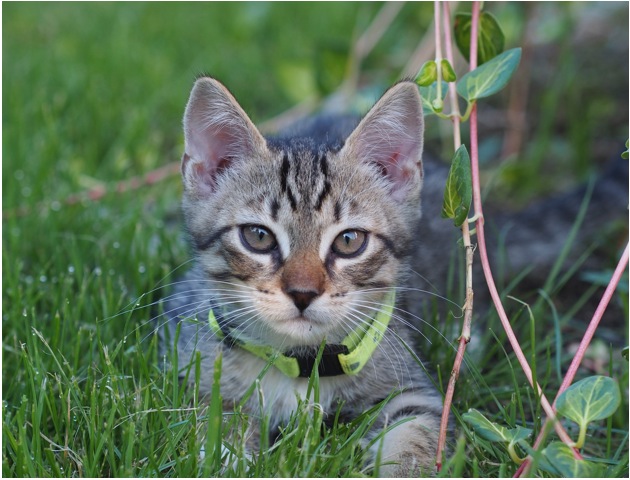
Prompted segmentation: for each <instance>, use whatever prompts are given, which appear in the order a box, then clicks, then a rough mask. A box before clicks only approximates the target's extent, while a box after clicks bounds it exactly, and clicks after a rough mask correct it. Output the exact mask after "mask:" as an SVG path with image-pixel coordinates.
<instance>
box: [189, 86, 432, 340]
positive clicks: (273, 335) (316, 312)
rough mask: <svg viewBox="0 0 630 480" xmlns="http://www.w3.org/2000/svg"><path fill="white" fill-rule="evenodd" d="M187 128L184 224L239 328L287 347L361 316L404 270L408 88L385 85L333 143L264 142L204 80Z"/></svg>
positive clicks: (410, 139) (411, 140) (410, 184)
mask: <svg viewBox="0 0 630 480" xmlns="http://www.w3.org/2000/svg"><path fill="white" fill-rule="evenodd" d="M184 131H185V142H186V147H185V148H186V151H185V153H184V156H183V159H182V175H183V181H184V188H185V191H184V202H183V206H184V213H185V217H186V225H187V229H188V232H189V234H190V237H191V240H192V242H193V247H194V249H195V252H196V255H197V257H198V261H199V262H200V264H201V267H202V268H203V270H204V272H205V273H206V275H207V277H208V280H209V281H208V291H207V292H206V293H207V294H208V295H212V296H213V297H214V301H215V302H216V304H219V305H222V306H223V309H224V310H225V311H227V312H228V313H227V315H225V320H226V321H228V322H229V324H230V327H231V328H232V329H235V330H234V331H235V332H236V336H238V337H240V339H242V340H245V341H248V342H252V343H258V344H264V345H270V346H273V347H275V348H278V349H286V348H291V347H296V346H300V345H317V344H319V343H320V342H321V340H322V339H323V338H324V337H326V338H327V339H328V341H329V342H339V341H341V339H342V338H344V337H345V336H346V335H347V334H348V333H349V332H350V331H352V330H354V329H357V328H358V327H359V328H360V327H361V326H364V325H367V324H368V323H369V322H370V321H371V319H372V317H374V316H375V314H376V312H377V311H378V310H379V308H380V305H381V302H382V301H383V299H384V298H385V296H386V294H387V292H388V291H389V290H390V289H391V288H393V287H395V286H396V285H397V284H398V283H399V282H400V281H401V278H402V277H403V276H404V275H405V273H406V260H407V256H408V254H409V250H410V245H411V242H412V241H413V240H414V238H413V234H414V232H415V227H416V222H417V220H418V219H419V217H420V190H421V186H422V163H421V155H422V134H423V118H422V105H421V99H420V95H419V93H418V88H417V87H416V85H415V84H413V83H412V82H401V83H398V84H397V85H395V86H394V87H392V88H391V89H390V90H388V91H387V92H386V93H385V94H384V95H383V97H382V98H381V99H380V100H379V101H378V102H377V104H376V105H375V106H374V107H373V108H372V109H371V110H370V111H369V113H368V114H367V115H366V116H365V117H364V118H363V120H362V121H361V122H360V123H359V124H358V126H357V127H356V129H355V130H354V131H353V132H352V133H351V134H350V136H349V137H348V138H347V140H346V141H345V143H344V144H343V145H342V144H337V145H334V146H330V145H326V144H318V143H316V142H315V141H314V140H313V139H309V138H302V139H292V140H291V141H284V142H274V141H271V140H270V141H267V140H266V139H265V138H264V137H263V136H262V135H261V134H260V133H259V131H258V130H257V129H256V127H255V126H254V125H253V123H252V122H251V121H250V120H249V118H248V117H247V115H246V114H245V112H244V111H243V110H242V108H241V107H240V106H239V104H238V103H237V101H236V100H235V99H234V97H233V96H232V95H231V94H230V92H229V91H228V90H227V89H226V88H225V87H224V86H223V85H222V84H221V83H219V82H218V81H216V80H214V79H212V78H200V79H198V80H197V82H196V83H195V86H194V88H193V90H192V93H191V95H190V99H189V102H188V105H187V107H186V113H185V116H184ZM198 293H199V292H198Z"/></svg>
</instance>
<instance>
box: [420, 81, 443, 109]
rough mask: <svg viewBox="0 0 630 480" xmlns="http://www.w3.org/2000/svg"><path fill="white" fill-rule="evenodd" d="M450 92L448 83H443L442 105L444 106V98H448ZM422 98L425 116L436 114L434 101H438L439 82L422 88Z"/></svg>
mask: <svg viewBox="0 0 630 480" xmlns="http://www.w3.org/2000/svg"><path fill="white" fill-rule="evenodd" d="M447 91H448V84H447V83H446V82H442V98H441V100H442V105H443V104H444V103H443V102H444V97H446V92H447ZM420 96H421V97H422V113H424V114H425V115H431V114H432V113H436V110H435V109H434V108H433V101H434V100H436V99H437V96H438V95H437V82H433V83H432V84H431V85H429V86H428V87H420Z"/></svg>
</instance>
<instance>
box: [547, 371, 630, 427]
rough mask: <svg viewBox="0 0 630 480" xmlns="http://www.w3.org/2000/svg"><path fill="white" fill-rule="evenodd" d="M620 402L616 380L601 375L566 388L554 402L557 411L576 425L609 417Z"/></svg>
mask: <svg viewBox="0 0 630 480" xmlns="http://www.w3.org/2000/svg"><path fill="white" fill-rule="evenodd" d="M620 403H621V395H620V393H619V386H618V385H617V382H616V381H615V380H613V379H612V378H610V377H604V376H601V375H597V376H592V377H588V378H585V379H584V380H580V381H579V382H576V383H574V384H573V385H571V386H570V387H569V388H567V389H566V390H565V391H564V392H562V394H561V395H560V397H558V400H557V402H556V407H557V410H558V413H559V414H561V415H564V416H565V417H567V418H569V419H570V420H573V421H574V422H575V423H577V424H578V425H582V424H587V423H590V422H593V421H596V420H603V419H604V418H608V417H610V416H611V415H612V414H613V413H615V411H616V410H617V408H619V404H620Z"/></svg>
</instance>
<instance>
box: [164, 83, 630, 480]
mask: <svg viewBox="0 0 630 480" xmlns="http://www.w3.org/2000/svg"><path fill="white" fill-rule="evenodd" d="M184 130H185V142H186V145H185V153H184V156H183V159H182V176H183V181H184V187H185V190H184V199H183V210H184V214H185V223H186V228H187V231H188V234H189V237H190V241H191V244H192V248H193V250H194V254H195V260H196V265H195V267H194V268H193V269H192V270H191V271H190V272H189V273H188V274H187V275H186V276H185V277H184V278H183V279H182V280H181V281H180V282H178V284H177V287H176V290H175V292H174V293H173V295H171V296H169V297H168V302H167V304H166V309H165V310H166V312H167V313H166V314H167V315H168V317H169V321H168V323H167V324H166V325H165V326H164V328H163V329H162V331H161V334H162V337H163V342H162V347H163V349H171V348H172V345H170V344H169V343H168V342H169V339H172V338H174V335H175V329H176V327H177V326H178V324H181V327H180V328H181V331H180V336H179V340H178V344H177V352H178V356H179V358H178V361H179V365H181V366H183V365H187V364H189V363H190V362H191V361H192V360H194V358H195V355H196V352H199V353H200V354H201V363H202V365H201V379H200V385H199V386H198V387H199V390H200V392H201V393H202V394H205V393H209V392H210V390H211V388H212V380H213V372H212V370H213V365H214V360H215V358H216V357H217V355H218V354H219V353H221V354H222V355H223V368H222V378H221V394H222V396H223V399H224V403H225V409H226V410H227V409H231V408H232V407H233V406H234V405H235V404H238V403H240V401H241V400H242V398H243V395H245V392H246V391H247V390H248V389H249V387H250V386H251V385H252V384H253V383H254V382H255V379H256V378H257V377H258V376H259V375H260V373H261V371H262V370H263V369H264V368H265V367H266V366H267V364H268V362H269V359H270V358H273V357H276V359H275V363H274V366H273V367H271V368H270V369H269V370H268V371H267V373H266V374H265V376H264V377H263V378H262V380H261V383H260V386H261V389H262V391H263V395H264V398H265V408H267V409H268V410H267V412H266V413H267V414H268V415H269V417H270V421H271V425H270V427H271V430H272V432H271V433H272V435H273V434H274V433H277V427H278V426H281V425H282V424H283V423H285V422H286V421H287V420H288V419H289V417H290V414H291V412H292V411H293V410H294V409H295V407H296V406H297V400H296V394H298V395H300V396H302V397H303V396H304V395H305V392H306V385H307V382H308V378H307V377H308V376H309V374H310V373H311V371H312V369H313V359H314V358H315V355H316V353H317V351H318V347H319V346H320V344H321V343H322V341H323V340H324V339H325V340H326V347H325V350H324V356H323V358H322V362H321V363H320V365H319V369H318V371H319V373H320V376H321V379H320V403H321V405H322V407H323V409H324V411H326V412H329V413H333V412H334V411H335V410H336V408H337V405H338V402H343V411H342V414H343V416H344V418H353V417H355V416H356V415H358V414H359V413H361V412H363V411H365V410H368V409H369V408H371V407H372V406H374V405H375V404H377V403H379V402H380V401H382V400H383V399H385V398H386V397H387V396H388V395H389V394H391V393H399V394H398V395H397V396H395V397H394V398H393V399H392V400H391V401H389V402H388V404H387V405H386V407H385V408H384V409H383V410H382V412H381V416H380V421H379V422H377V423H376V425H375V426H374V431H373V432H372V435H376V434H378V433H380V432H382V430H383V426H384V425H392V424H393V423H395V422H396V421H398V420H401V419H404V418H410V419H412V420H411V421H408V422H405V423H403V424H401V425H399V426H398V427H396V428H394V429H393V430H391V431H389V432H388V433H387V434H386V435H385V437H384V442H383V450H382V451H381V459H382V461H383V462H388V464H387V465H384V466H383V467H381V470H380V472H381V473H383V474H385V475H403V476H409V475H411V474H415V473H420V472H425V473H431V472H433V471H434V470H433V468H434V461H435V458H434V457H435V452H436V442H437V436H438V426H439V421H440V416H441V409H442V405H441V396H440V395H439V394H438V393H437V392H436V391H435V389H434V388H433V385H432V382H431V380H430V379H429V378H427V376H426V374H425V373H424V372H423V371H422V368H421V367H420V366H419V365H418V364H417V362H416V360H414V359H413V358H412V357H411V354H409V352H408V350H407V348H405V346H404V345H403V342H405V343H407V344H409V345H411V344H412V343H413V339H414V330H415V329H416V327H417V326H418V325H415V326H413V325H414V324H417V320H418V319H419V318H421V317H422V315H423V313H424V312H423V300H426V293H424V294H423V293H421V290H420V288H419V287H422V288H424V289H427V290H433V291H436V292H438V293H441V294H444V293H445V292H446V291H447V288H446V286H445V285H446V279H447V277H448V269H449V261H448V259H449V257H450V255H451V252H452V251H453V250H454V248H455V245H456V241H457V239H458V237H459V236H460V234H459V232H458V230H457V229H455V228H453V226H452V223H451V222H450V221H445V220H444V219H442V218H440V216H439V214H438V212H439V211H440V207H441V202H442V196H443V191H444V185H445V183H446V176H447V173H448V167H446V166H445V165H443V164H441V163H440V162H436V161H429V159H425V161H423V160H422V156H423V155H422V153H423V152H422V150H423V142H422V133H423V118H422V107H421V99H420V96H419V94H418V89H417V87H416V85H415V84H414V83H412V82H406V81H403V82H400V83H398V84H397V85H395V86H393V87H392V88H391V89H390V90H388V91H387V92H386V93H385V94H384V95H383V97H382V98H381V99H380V100H379V101H378V102H377V103H376V105H375V106H374V107H373V108H372V109H371V110H370V111H369V113H368V114H367V115H366V116H365V117H364V118H363V119H362V120H361V121H359V120H358V119H355V118H354V117H335V119H334V121H333V120H332V119H330V118H328V119H327V118H323V117H321V116H320V117H316V118H315V119H311V120H307V121H304V122H302V123H301V125H299V126H297V127H296V128H294V129H293V131H292V132H290V133H289V134H284V135H283V136H281V137H277V138H264V137H263V136H262V135H261V134H260V133H259V131H258V130H257V129H256V127H255V126H254V125H253V124H252V122H251V121H250V120H249V118H248V117H247V115H246V114H245V112H244V111H243V110H242V109H241V107H240V106H239V104H238V103H237V102H236V100H235V99H234V97H233V96H232V95H231V94H230V93H229V92H228V90H227V89H226V88H225V87H224V86H223V85H221V84H220V83H219V82H218V81H216V80H214V79H212V78H200V79H199V80H197V82H196V84H195V86H194V88H193V90H192V93H191V95H190V99H189V102H188V105H187V107H186V112H185V116H184ZM421 192H422V197H423V201H422V203H423V206H424V209H425V210H426V211H427V212H432V213H431V214H426V215H424V216H421V215H420V193H421ZM584 192H585V189H584V187H580V188H578V189H576V190H574V191H573V192H569V193H568V194H562V195H559V196H557V197H555V198H552V199H547V200H544V201H542V202H539V203H536V204H534V205H532V206H530V207H528V208H526V209H525V210H523V211H521V212H517V213H512V214H505V213H500V212H493V211H492V208H491V206H488V207H487V208H486V209H485V210H486V219H487V220H486V225H487V228H486V230H487V231H489V232H492V230H491V228H492V224H493V222H496V224H497V225H498V226H499V228H502V229H507V228H508V226H509V225H510V224H512V225H514V226H515V228H512V229H509V230H507V231H504V233H505V234H504V235H503V237H504V244H503V245H504V248H505V249H506V251H507V252H508V256H507V258H506V259H505V266H504V268H505V269H506V271H509V272H510V274H516V273H518V272H520V271H522V270H523V269H524V268H526V267H530V266H532V259H535V260H536V261H535V264H534V268H533V270H532V271H531V273H530V276H531V277H532V283H531V284H532V285H534V286H536V288H538V287H539V286H540V285H542V284H543V283H544V279H545V275H546V274H547V272H548V271H549V270H550V268H551V266H552V265H553V263H554V262H555V260H556V257H557V255H558V252H560V250H561V249H562V246H563V245H564V244H565V242H566V237H567V232H568V231H569V230H570V229H571V226H572V224H573V222H574V219H575V218H576V216H577V212H578V210H579V207H580V204H581V202H582V198H583V197H584ZM627 199H628V165H627V162H626V161H623V160H621V159H618V160H617V161H616V162H614V164H613V165H612V168H610V169H609V171H608V173H607V174H605V175H604V176H602V177H601V178H600V179H599V180H598V182H597V183H596V184H595V186H594V190H593V194H592V197H591V202H590V204H589V207H588V210H587V212H586V217H585V218H586V220H585V222H584V223H583V225H582V227H581V228H580V230H579V231H578V233H577V236H576V239H577V240H576V245H578V248H573V250H572V253H571V255H570V256H569V257H568V261H567V265H568V268H572V267H573V265H572V262H573V260H574V259H576V258H578V257H579V256H580V255H581V254H582V252H583V251H584V250H585V246H586V245H589V244H590V243H591V241H592V240H593V239H596V240H597V241H598V242H599V243H600V244H601V243H603V244H606V243H610V235H608V236H606V235H603V233H604V232H603V230H604V229H603V227H604V226H608V225H609V224H610V221H611V220H612V219H621V218H624V219H625V216H626V215H627V212H626V207H627V202H628V200H627ZM624 225H625V226H624V227H623V229H624V233H622V236H623V238H624V242H625V239H626V238H627V223H626V222H625V220H624ZM497 237H498V236H497V235H487V241H488V250H489V252H491V253H495V252H498V251H500V250H502V249H503V247H501V248H499V245H498V244H497ZM491 260H492V259H491ZM593 260H594V262H595V263H594V264H591V265H595V267H596V268H600V269H601V267H602V264H604V263H605V262H602V261H601V260H602V258H601V256H599V258H597V257H595V258H594V259H593ZM474 286H475V312H476V314H477V315H479V314H481V315H483V314H484V312H486V311H487V309H488V308H489V305H490V303H489V300H488V292H487V287H486V286H485V283H484V280H483V275H482V272H481V268H480V266H479V262H478V261H475V266H474ZM580 289H581V290H582V291H583V290H584V289H585V286H584V284H582V285H580V282H579V278H577V276H576V280H575V281H573V282H572V283H570V284H568V285H567V287H565V290H568V291H570V292H569V293H571V292H573V291H577V290H580ZM566 296H567V295H565V297H566ZM443 310H445V309H443ZM451 310H453V308H451ZM457 313H458V312H457ZM167 333H168V334H167ZM474 340H475V339H474V338H473V341H474ZM259 398H260V397H259V396H258V395H252V396H251V397H250V398H249V399H248V401H247V402H246V404H245V409H246V411H248V412H249V413H251V414H252V418H253V417H255V416H256V415H257V414H259V413H260V409H261V405H259V404H258V400H259ZM249 433H250V437H249V438H248V446H249V448H251V449H253V450H255V449H257V448H258V445H259V439H258V432H257V430H256V425H252V430H251V431H250V432H249ZM373 453H375V452H373Z"/></svg>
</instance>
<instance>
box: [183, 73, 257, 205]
mask: <svg viewBox="0 0 630 480" xmlns="http://www.w3.org/2000/svg"><path fill="white" fill-rule="evenodd" d="M184 136H185V143H186V146H185V153H184V156H183V157H182V176H183V180H184V187H185V188H186V191H187V192H188V193H189V194H192V195H195V196H198V197H204V196H208V195H211V194H212V193H213V192H214V190H215V188H216V182H217V176H218V175H219V174H220V172H221V171H222V170H223V169H225V168H229V167H230V164H231V163H232V162H233V161H235V160H236V159H239V158H244V157H248V156H253V155H257V154H260V152H261V151H265V150H266V142H265V139H264V138H263V136H262V135H261V134H260V132H259V131H258V130H257V129H256V127H255V126H254V124H253V123H252V122H251V120H250V119H249V117H248V116H247V114H246V113H245V112H244V111H243V109H242V108H241V106H240V105H239V104H238V102H237V101H236V100H235V98H234V97H233V96H232V94H231V93H230V92H229V91H228V90H227V88H225V87H224V86H223V85H222V84H221V83H220V82H218V81H217V80H215V79H213V78H209V77H203V78H199V79H198V80H197V81H196V82H195V85H194V87H193V89H192V92H191V93H190V99H189V100H188V105H187V106H186V112H185V114H184Z"/></svg>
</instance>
